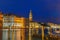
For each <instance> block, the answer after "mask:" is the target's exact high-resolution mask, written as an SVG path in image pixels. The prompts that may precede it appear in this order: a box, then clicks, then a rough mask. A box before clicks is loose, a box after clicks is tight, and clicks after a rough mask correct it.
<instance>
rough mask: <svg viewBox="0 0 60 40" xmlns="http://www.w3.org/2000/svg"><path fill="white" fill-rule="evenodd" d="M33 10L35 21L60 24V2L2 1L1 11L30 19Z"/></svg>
mask: <svg viewBox="0 0 60 40" xmlns="http://www.w3.org/2000/svg"><path fill="white" fill-rule="evenodd" d="M30 9H31V10H32V13H33V20H34V21H39V22H46V23H47V22H53V23H57V24H58V23H59V24H60V0H0V10H1V11H2V12H3V13H4V14H5V13H13V14H15V15H18V16H23V17H26V18H28V15H29V11H30Z"/></svg>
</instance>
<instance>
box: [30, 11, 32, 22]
mask: <svg viewBox="0 0 60 40" xmlns="http://www.w3.org/2000/svg"><path fill="white" fill-rule="evenodd" d="M29 21H32V10H30V13H29Z"/></svg>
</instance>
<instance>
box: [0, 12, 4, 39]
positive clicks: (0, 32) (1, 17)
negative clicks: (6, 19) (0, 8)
mask: <svg viewBox="0 0 60 40" xmlns="http://www.w3.org/2000/svg"><path fill="white" fill-rule="evenodd" d="M2 26H3V14H2V12H0V40H2V30H1V29H2Z"/></svg>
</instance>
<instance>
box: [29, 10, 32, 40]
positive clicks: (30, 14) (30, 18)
mask: <svg viewBox="0 0 60 40" xmlns="http://www.w3.org/2000/svg"><path fill="white" fill-rule="evenodd" d="M29 21H30V22H29V40H31V38H32V34H31V31H32V30H31V27H32V25H31V21H32V11H31V10H30V13H29Z"/></svg>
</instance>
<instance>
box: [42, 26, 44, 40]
mask: <svg viewBox="0 0 60 40" xmlns="http://www.w3.org/2000/svg"><path fill="white" fill-rule="evenodd" d="M42 40H44V26H42Z"/></svg>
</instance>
